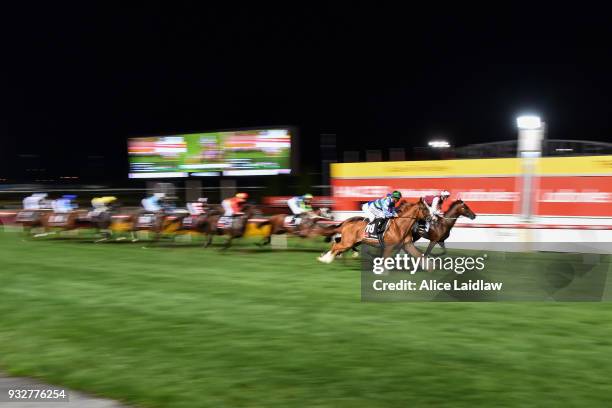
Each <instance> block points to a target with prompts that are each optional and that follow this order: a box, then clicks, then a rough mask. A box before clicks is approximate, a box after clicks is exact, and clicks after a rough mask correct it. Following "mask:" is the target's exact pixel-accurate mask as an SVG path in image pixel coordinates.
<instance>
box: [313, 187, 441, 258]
mask: <svg viewBox="0 0 612 408" xmlns="http://www.w3.org/2000/svg"><path fill="white" fill-rule="evenodd" d="M396 211H397V217H394V218H391V219H389V222H388V225H387V230H386V232H385V235H384V238H383V243H384V247H383V253H382V256H383V257H389V256H390V255H391V254H392V253H393V252H395V251H398V250H400V249H404V250H405V251H406V252H408V253H409V254H410V255H412V256H414V257H419V256H421V255H422V253H421V251H419V250H418V249H417V248H416V247H415V246H414V242H413V238H412V229H413V228H412V227H413V226H414V224H415V222H417V221H419V220H425V219H426V218H427V217H428V216H429V210H428V209H427V206H426V205H425V203H424V202H423V200H422V199H420V200H419V201H418V202H416V203H408V202H404V203H402V204H401V205H400V206H399V207H397V210H396ZM367 225H368V220H367V219H364V218H362V217H355V218H351V219H348V220H346V221H345V222H343V223H342V225H341V226H340V227H339V228H338V229H337V230H338V232H339V233H341V234H342V238H341V239H340V241H339V242H334V243H333V244H332V247H331V249H330V250H329V251H328V252H327V253H325V254H324V255H322V256H320V257H318V258H317V260H319V261H320V262H323V263H331V262H333V260H334V258H335V257H336V256H338V255H340V254H341V253H343V252H344V251H347V250H349V249H351V248H353V247H355V246H356V245H358V244H362V243H363V244H367V245H370V246H374V247H377V246H380V245H379V241H378V240H377V239H372V238H368V237H367V236H366V232H365V228H366V226H367Z"/></svg>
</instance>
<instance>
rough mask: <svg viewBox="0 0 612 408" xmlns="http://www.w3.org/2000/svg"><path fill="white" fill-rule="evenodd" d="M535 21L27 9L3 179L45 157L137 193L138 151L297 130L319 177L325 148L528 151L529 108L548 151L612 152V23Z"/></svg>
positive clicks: (15, 29) (20, 16)
mask: <svg viewBox="0 0 612 408" xmlns="http://www.w3.org/2000/svg"><path fill="white" fill-rule="evenodd" d="M533 13H534V14H533V16H532V17H526V16H522V17H521V18H522V20H518V19H517V18H518V15H513V14H510V13H508V14H504V15H505V16H506V17H505V18H502V19H500V18H491V17H486V18H485V17H478V16H476V17H470V18H460V17H454V16H452V15H451V13H449V14H446V15H445V14H440V13H428V12H417V11H413V14H410V16H411V17H409V16H408V15H406V14H404V13H403V12H401V11H399V10H394V9H389V8H387V9H384V8H373V7H366V6H352V7H350V8H349V7H341V6H332V7H327V8H324V9H317V8H298V7H296V8H295V10H293V9H291V8H288V7H285V8H284V9H280V8H270V9H265V8H263V7H257V8H255V7H250V8H236V9H235V10H219V9H213V8H211V7H207V6H204V5H200V4H197V3H196V4H190V5H187V6H182V7H174V8H172V9H169V8H165V7H163V6H161V5H146V6H140V7H137V6H130V7H121V8H120V9H113V8H105V7H104V6H102V5H101V4H96V5H94V6H90V7H81V8H78V7H73V6H68V5H55V4H54V5H45V6H42V7H41V8H39V9H37V10H36V13H33V12H32V10H23V9H21V10H20V9H19V7H18V6H15V8H14V9H13V10H11V12H9V13H7V16H10V17H11V18H10V19H9V21H7V23H6V24H5V26H4V27H3V31H5V33H4V34H5V35H4V37H5V38H11V41H6V40H5V42H6V44H5V49H6V51H5V64H4V65H3V67H2V68H1V69H2V71H3V77H4V78H5V81H6V83H5V84H4V87H3V88H4V93H3V97H2V110H1V111H2V112H3V114H2V120H1V122H0V123H1V129H2V133H3V135H4V136H3V138H2V162H3V165H2V168H0V170H2V171H3V172H4V173H6V174H9V175H10V174H11V172H14V171H18V170H19V169H17V168H16V167H19V166H20V165H21V164H20V163H22V160H21V159H19V157H18V155H20V154H43V155H46V156H47V157H48V158H50V160H48V161H52V162H53V163H52V165H53V166H55V167H56V169H57V171H59V172H68V173H70V172H72V173H75V172H79V171H80V169H82V168H83V166H86V165H88V163H89V164H90V162H96V161H98V162H100V163H99V165H101V166H103V168H104V172H105V174H108V175H109V177H111V178H112V179H118V180H122V179H124V178H125V177H126V174H125V173H126V171H125V169H126V152H125V143H126V139H127V138H128V137H134V136H147V135H158V134H172V133H187V132H201V131H207V130H216V129H233V128H245V127H251V128H252V127H259V126H267V125H274V126H278V125H291V126H295V127H297V128H298V129H299V134H300V146H299V150H300V151H301V153H302V156H301V158H300V161H301V163H300V164H301V167H302V168H316V167H317V166H318V165H319V153H320V149H319V137H320V134H324V133H332V134H336V135H337V144H338V155H341V152H342V151H344V150H360V151H364V150H366V149H382V150H386V149H389V148H397V147H403V148H406V149H407V150H410V149H412V148H413V147H415V146H425V145H426V142H427V141H428V140H430V139H431V138H438V137H443V138H445V139H448V140H449V141H450V142H451V143H452V144H453V145H455V146H462V145H466V144H473V143H485V142H492V141H502V140H512V139H514V138H516V129H515V126H514V118H515V117H516V115H517V114H520V113H523V112H527V111H530V112H535V113H538V114H540V115H541V116H542V117H543V119H544V120H545V121H546V122H547V129H548V134H547V136H548V137H549V138H551V139H579V140H594V141H609V140H610V139H612V138H610V134H611V133H612V124H611V123H610V121H609V120H608V117H610V113H612V104H611V102H610V99H609V97H608V94H610V91H612V80H611V79H610V77H609V72H610V71H611V68H612V60H611V58H610V46H609V43H608V39H609V38H610V34H612V29H611V28H610V25H609V24H608V23H607V21H606V19H604V18H601V17H597V16H589V17H572V18H570V16H567V17H552V16H547V18H542V16H541V15H540V14H539V13H538V12H537V11H535V10H533ZM34 28H35V29H34ZM88 156H89V157H88ZM92 156H93V157H94V158H92ZM95 157H101V158H98V159H96V158H95ZM20 160H21V161H20ZM19 171H20V170H19ZM0 178H1V177H0Z"/></svg>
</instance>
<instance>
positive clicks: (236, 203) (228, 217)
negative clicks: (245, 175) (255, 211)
mask: <svg viewBox="0 0 612 408" xmlns="http://www.w3.org/2000/svg"><path fill="white" fill-rule="evenodd" d="M248 198H249V195H248V194H247V193H238V194H236V195H235V196H234V197H230V198H226V199H225V200H223V201H222V202H221V205H222V206H223V210H224V211H225V212H224V213H223V216H222V217H221V218H220V219H219V224H220V225H221V226H222V227H224V228H226V227H229V226H231V225H232V218H233V217H235V216H237V215H241V214H242V208H243V207H244V204H245V203H246V200H247V199H248Z"/></svg>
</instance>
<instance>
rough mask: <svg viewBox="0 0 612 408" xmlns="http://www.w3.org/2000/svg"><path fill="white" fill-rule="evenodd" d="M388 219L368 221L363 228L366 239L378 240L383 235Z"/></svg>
mask: <svg viewBox="0 0 612 408" xmlns="http://www.w3.org/2000/svg"><path fill="white" fill-rule="evenodd" d="M388 221H389V220H388V219H383V218H377V219H375V220H374V221H370V222H369V223H368V224H367V225H366V227H365V233H366V236H367V237H368V238H374V239H379V238H382V236H384V234H385V230H386V225H387V222H388ZM379 235H380V237H379Z"/></svg>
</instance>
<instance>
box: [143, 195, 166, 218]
mask: <svg viewBox="0 0 612 408" xmlns="http://www.w3.org/2000/svg"><path fill="white" fill-rule="evenodd" d="M165 196H166V195H165V194H164V193H155V194H153V195H152V196H151V197H147V198H143V199H142V201H141V204H142V207H143V208H144V209H145V211H146V212H152V213H157V212H159V211H161V210H162V206H161V204H160V201H161V200H162V199H163V198H164V197H165Z"/></svg>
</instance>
